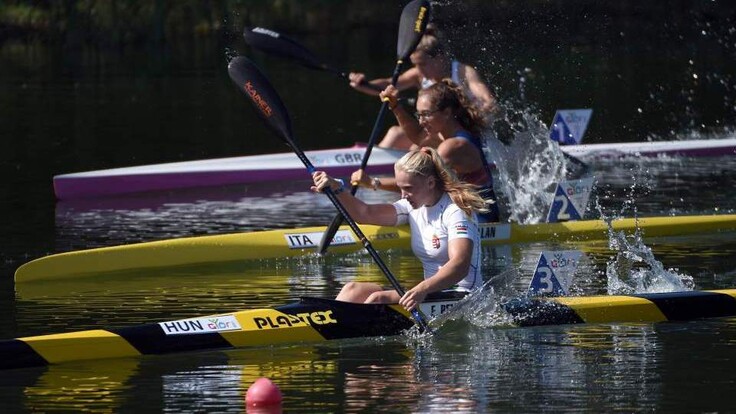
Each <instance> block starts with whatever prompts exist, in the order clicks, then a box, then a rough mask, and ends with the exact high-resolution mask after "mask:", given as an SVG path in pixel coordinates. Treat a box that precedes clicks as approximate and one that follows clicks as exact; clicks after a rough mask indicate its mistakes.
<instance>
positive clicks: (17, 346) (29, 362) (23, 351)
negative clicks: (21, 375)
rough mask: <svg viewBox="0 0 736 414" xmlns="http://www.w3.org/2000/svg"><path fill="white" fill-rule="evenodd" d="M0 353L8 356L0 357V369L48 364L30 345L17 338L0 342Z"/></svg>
mask: <svg viewBox="0 0 736 414" xmlns="http://www.w3.org/2000/svg"><path fill="white" fill-rule="evenodd" d="M0 355H4V356H6V357H9V358H2V359H0V369H11V368H26V367H42V366H46V365H48V364H49V363H48V361H46V359H45V358H44V357H42V356H41V355H39V354H38V352H36V351H34V350H33V348H31V346H30V345H28V344H27V343H25V342H23V341H21V340H18V339H11V340H7V341H2V342H0Z"/></svg>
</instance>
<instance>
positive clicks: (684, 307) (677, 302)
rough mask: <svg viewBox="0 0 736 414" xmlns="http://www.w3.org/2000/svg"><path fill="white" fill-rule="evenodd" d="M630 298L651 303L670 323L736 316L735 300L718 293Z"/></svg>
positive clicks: (671, 293) (654, 294) (688, 293)
mask: <svg viewBox="0 0 736 414" xmlns="http://www.w3.org/2000/svg"><path fill="white" fill-rule="evenodd" d="M631 296H635V297H639V298H642V299H647V300H649V301H651V302H653V303H654V304H655V305H657V307H658V308H659V310H660V311H661V312H662V314H664V316H665V317H666V318H667V320H670V321H684V320H688V319H700V318H717V317H722V316H732V315H736V298H734V297H733V296H731V295H726V294H723V293H718V292H704V291H690V292H669V293H649V294H641V295H631Z"/></svg>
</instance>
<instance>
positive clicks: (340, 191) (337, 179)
mask: <svg viewBox="0 0 736 414" xmlns="http://www.w3.org/2000/svg"><path fill="white" fill-rule="evenodd" d="M335 181H337V183H338V184H340V186H339V187H337V189H335V190H332V194H334V195H338V194H340V193H342V192H343V191H345V181H343V180H341V179H340V178H335Z"/></svg>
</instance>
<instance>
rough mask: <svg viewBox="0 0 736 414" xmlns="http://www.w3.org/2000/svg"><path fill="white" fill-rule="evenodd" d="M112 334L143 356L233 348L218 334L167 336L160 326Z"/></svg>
mask: <svg viewBox="0 0 736 414" xmlns="http://www.w3.org/2000/svg"><path fill="white" fill-rule="evenodd" d="M110 332H112V333H114V334H116V335H119V336H121V337H122V338H123V339H125V340H126V341H128V343H130V344H131V345H132V346H133V347H134V348H135V349H137V350H138V352H140V353H141V354H165V353H169V352H181V351H196V350H200V349H217V348H232V345H231V344H230V342H228V341H226V340H225V338H223V337H222V336H221V335H220V334H219V333H217V332H213V333H201V334H197V335H166V334H165V333H164V331H163V330H162V329H161V327H160V326H159V325H158V324H148V325H141V326H133V327H130V328H121V329H114V330H110Z"/></svg>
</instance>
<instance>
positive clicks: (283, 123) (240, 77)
mask: <svg viewBox="0 0 736 414" xmlns="http://www.w3.org/2000/svg"><path fill="white" fill-rule="evenodd" d="M227 71H228V73H229V74H230V79H232V80H233V82H235V84H236V85H237V86H238V88H240V90H241V91H242V92H244V93H245V95H246V96H247V97H248V98H250V101H251V103H252V104H253V106H254V107H255V108H256V113H257V114H258V115H259V116H260V117H261V118H262V119H263V120H264V121H265V122H266V124H267V125H268V126H269V127H270V128H271V129H272V130H273V131H274V132H276V135H277V136H278V137H279V138H281V139H282V140H283V141H284V143H286V145H288V146H289V147H290V148H291V149H292V151H294V153H295V154H296V155H297V157H299V159H300V160H301V162H302V163H303V164H304V166H305V167H307V171H308V172H309V174H310V175H311V174H312V173H314V171H315V168H314V166H313V165H312V162H311V161H309V158H307V156H306V155H305V154H304V151H302V150H301V149H300V148H299V146H298V145H297V143H296V141H295V140H294V138H293V136H292V132H291V119H290V118H289V114H288V112H287V111H286V107H285V106H284V104H283V103H282V101H281V98H280V97H279V95H278V94H277V93H276V91H275V90H274V89H273V86H271V84H270V82H269V81H268V79H266V77H265V75H263V74H262V73H261V71H260V70H259V69H258V68H257V67H256V65H255V64H253V62H251V61H250V60H248V59H247V58H245V57H243V56H238V57H236V58H235V59H233V60H232V61H231V62H230V64H229V65H228V68H227ZM323 192H324V193H325V195H327V198H329V199H330V201H331V202H332V204H333V205H334V206H335V208H337V211H339V212H340V214H341V215H342V216H343V218H344V219H345V221H346V222H347V223H348V225H349V226H350V228H351V229H352V230H353V233H355V235H356V236H357V237H358V239H360V240H361V242H363V247H365V249H366V250H368V253H370V255H371V257H373V260H374V261H375V262H376V264H377V265H378V267H379V268H380V269H381V271H382V272H383V274H384V275H386V278H387V279H388V281H389V282H390V283H391V286H393V288H394V290H396V292H397V293H398V294H399V296H404V289H403V288H402V287H401V285H400V284H399V282H398V281H397V280H396V278H395V277H394V275H393V274H392V273H391V271H390V270H389V268H388V267H386V264H385V263H384V262H383V260H381V256H379V255H378V252H377V251H376V249H374V248H373V245H371V242H370V241H368V238H367V237H365V235H364V234H363V231H361V230H360V227H358V225H357V224H356V223H355V221H354V220H353V219H352V218H351V217H350V215H349V214H348V212H347V210H346V209H345V207H344V206H343V205H342V203H341V202H340V200H338V199H337V196H336V195H335V194H334V193H333V192H332V190H331V189H330V188H329V187H328V188H325V189H324V190H323ZM411 314H412V316H413V317H414V320H415V321H416V323H417V325H419V328H420V329H421V330H422V331H426V332H431V331H430V329H429V326H428V325H427V322H426V320H425V318H424V316H423V315H422V314H421V313H420V312H419V310H418V309H414V310H413V311H412V312H411Z"/></svg>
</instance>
